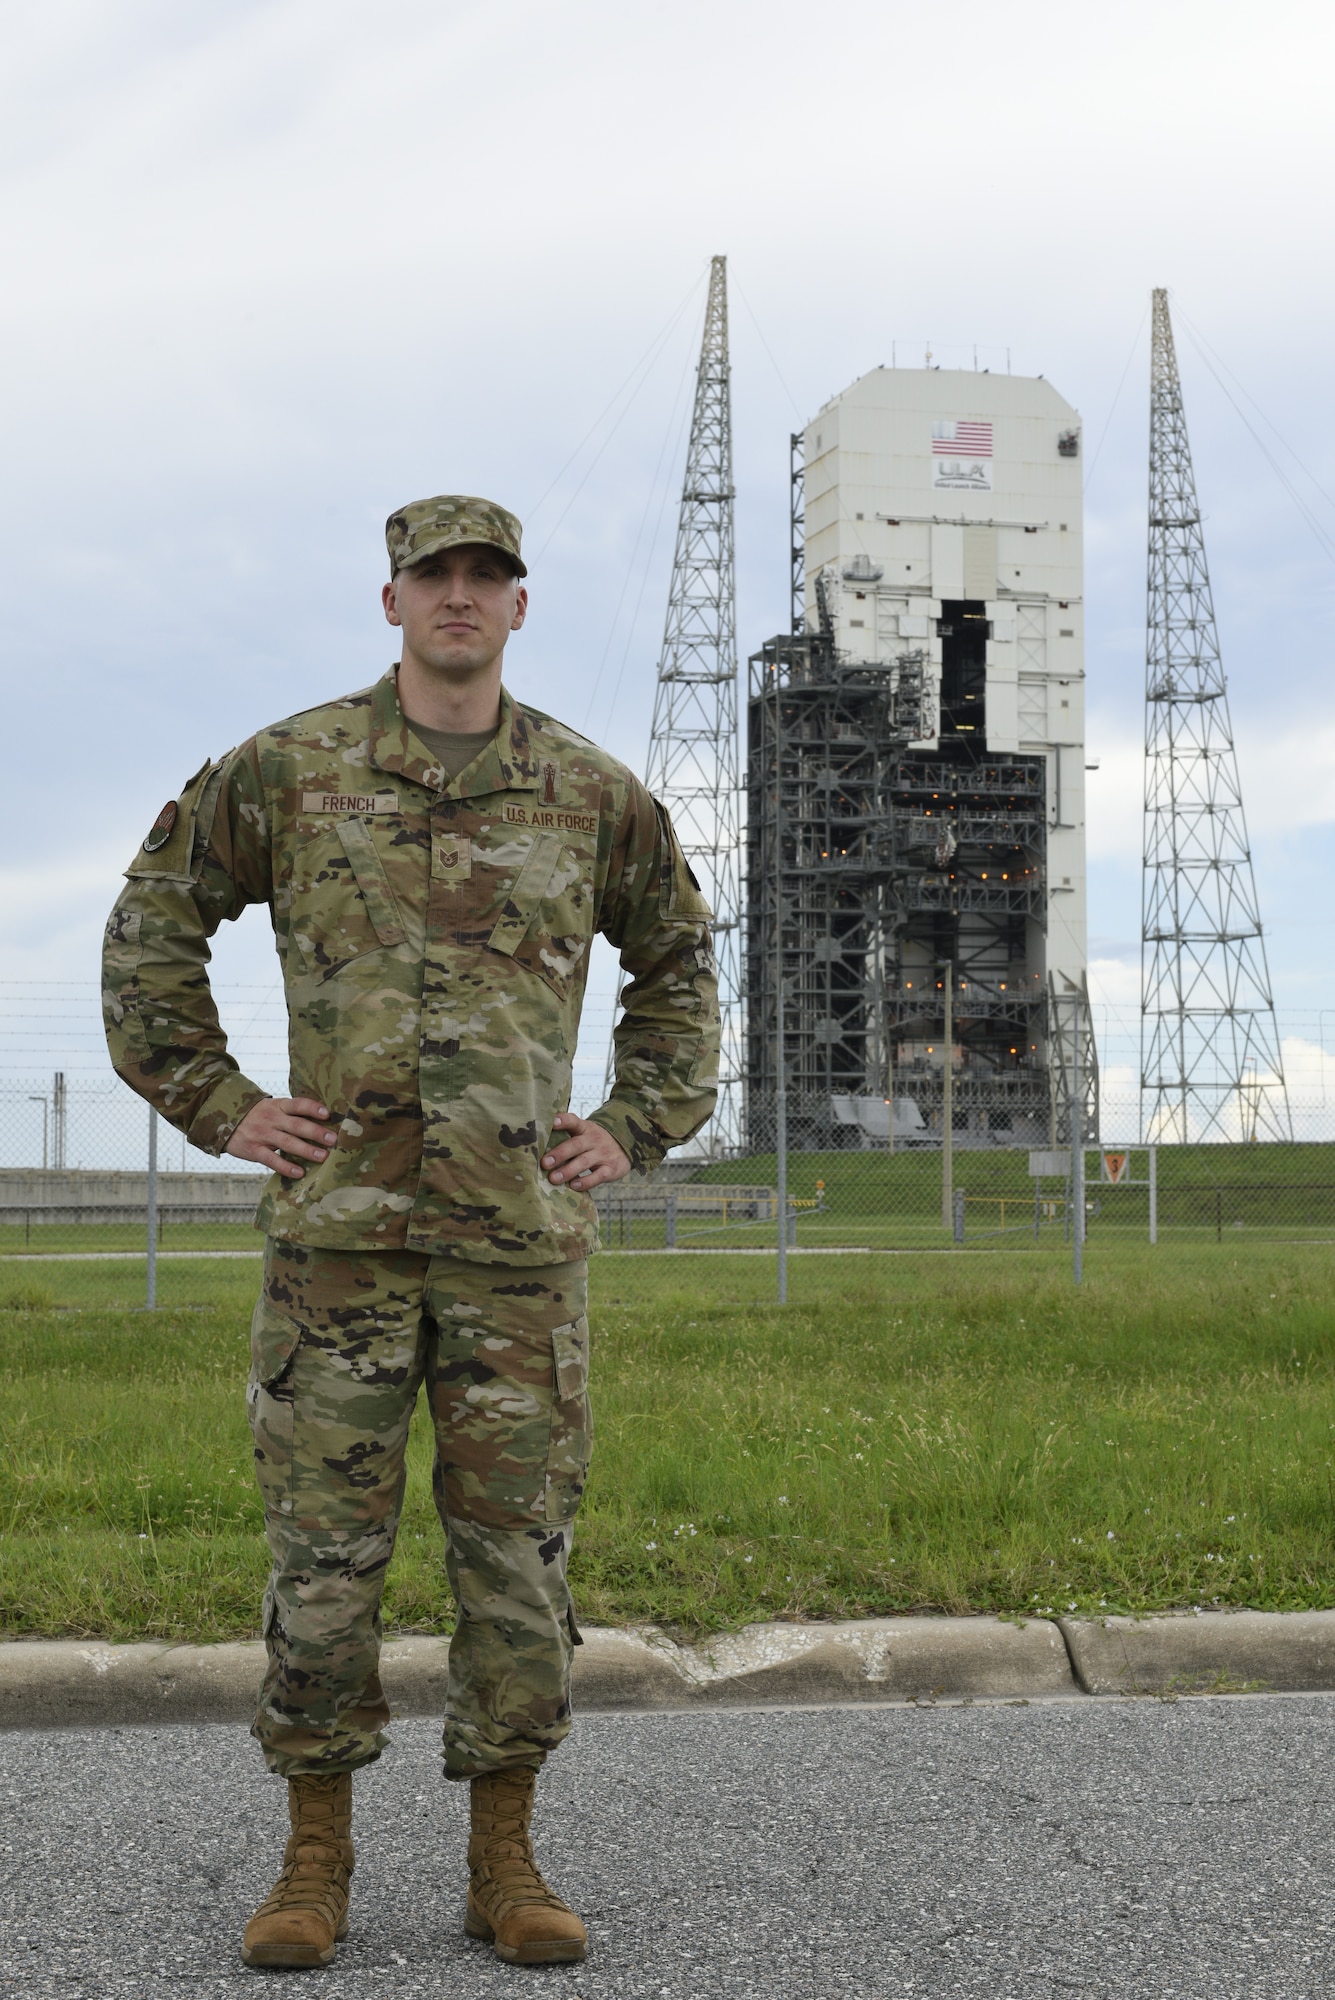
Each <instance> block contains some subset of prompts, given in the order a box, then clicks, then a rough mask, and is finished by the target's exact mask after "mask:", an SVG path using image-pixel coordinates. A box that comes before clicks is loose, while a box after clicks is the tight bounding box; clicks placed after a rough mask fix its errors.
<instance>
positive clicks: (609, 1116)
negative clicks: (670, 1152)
mask: <svg viewBox="0 0 1335 2000" xmlns="http://www.w3.org/2000/svg"><path fill="white" fill-rule="evenodd" d="M589 1123H590V1124H591V1125H601V1127H602V1129H603V1131H604V1132H610V1133H611V1135H612V1137H613V1138H614V1139H615V1140H616V1142H617V1144H618V1146H620V1148H621V1150H622V1152H623V1153H624V1154H625V1155H626V1158H627V1159H628V1160H629V1161H630V1167H631V1172H632V1173H635V1174H647V1173H649V1172H651V1171H652V1169H653V1168H654V1167H656V1166H657V1165H658V1163H659V1161H660V1160H661V1159H662V1158H663V1157H664V1155H665V1154H666V1152H667V1146H666V1144H665V1143H664V1140H663V1135H662V1133H661V1132H660V1131H659V1129H658V1127H657V1126H656V1125H654V1124H653V1123H652V1122H651V1121H650V1120H649V1119H648V1118H646V1117H645V1115H644V1113H643V1112H642V1111H639V1110H637V1109H636V1107H635V1106H633V1105H629V1104H627V1103H626V1102H625V1101H624V1100H621V1099H617V1098H615V1097H612V1098H609V1099H608V1101H607V1103H606V1104H600V1105H599V1107H598V1109H597V1110H596V1111H591V1112H590V1113H589Z"/></svg>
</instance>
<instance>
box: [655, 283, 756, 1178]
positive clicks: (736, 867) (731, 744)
mask: <svg viewBox="0 0 1335 2000" xmlns="http://www.w3.org/2000/svg"><path fill="white" fill-rule="evenodd" d="M645 777H646V783H647V784H648V786H649V789H650V791H651V792H652V793H653V794H654V796H655V797H656V798H659V799H661V800H662V801H663V803H664V805H665V806H666V807H667V808H668V811H669V812H670V813H671V815H672V821H673V825H674V827H675V829H676V833H677V838H678V839H679V841H680V842H681V846H682V850H683V852H684V853H685V855H686V858H687V860H688V862H689V863H690V865H691V868H692V870H693V872H694V874H695V876H696V878H697V879H698V881H699V883H700V886H701V888H702V889H703V890H704V893H705V894H706V896H707V897H708V898H709V901H710V905H711V907H712V909H713V911H714V943H715V950H716V952H717V955H718V968H719V1006H720V1010H721V1013H722V1016H723V1054H722V1062H721V1066H720V1076H719V1101H718V1110H717V1111H716V1113H715V1115H714V1118H713V1119H712V1120H711V1122H710V1124H709V1126H708V1127H707V1128H706V1131H705V1133H704V1134H703V1135H702V1140H701V1141H698V1142H697V1144H703V1145H704V1146H705V1147H706V1148H707V1149H708V1151H709V1152H710V1153H711V1154H713V1155H716V1156H724V1155H728V1154H730V1153H733V1152H735V1151H736V1150H737V1148H738V1146H739V1144H740V1140H741V1128H742V1018H741V882H740V863H741V784H740V777H739V772H738V750H737V610H736V588H735V582H734V563H733V483H732V393H731V372H730V368H729V362H728V287H727V259H726V257H715V258H714V259H713V260H712V263H711V265H710V273H709V297H708V301H707V303H706V306H705V324H704V335H703V338H702V341H701V344H700V365H699V368H698V370H697V373H696V378H695V407H694V410H693V412H692V417H691V436H690V444H689V447H688V449H687V454H686V475H685V479H684V481H683V484H682V493H681V513H680V516H679V519H678V523H677V544H676V550H675V553H674V555H673V559H672V586H671V590H670V593H669V596H668V609H667V622H666V625H665V627H664V631H663V649H662V652H661V654H660V655H659V661H658V686H657V690H656V693H655V696H654V716H653V725H652V728H651V730H650V737H649V760H648V765H647V769H646V774H645Z"/></svg>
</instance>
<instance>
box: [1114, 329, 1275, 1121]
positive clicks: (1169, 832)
mask: <svg viewBox="0 0 1335 2000" xmlns="http://www.w3.org/2000/svg"><path fill="white" fill-rule="evenodd" d="M1147 627H1148V637H1147V646H1146V670H1145V858H1144V876H1143V898H1142V942H1141V1030H1140V1068H1141V1076H1140V1088H1141V1124H1142V1133H1143V1136H1144V1137H1145V1138H1146V1139H1149V1140H1182V1141H1185V1140H1187V1139H1223V1138H1231V1139H1236V1138H1239V1137H1242V1138H1249V1139H1262V1138H1264V1139H1291V1138H1292V1136H1293V1132H1292V1125H1291V1123H1290V1118H1289V1101H1288V1093H1287V1091H1286V1089H1285V1084H1284V1070H1283V1064H1282V1062H1281V1060H1280V1051H1279V1036H1278V1031H1277V1029H1276V1026H1275V1011H1274V1003H1273V1000H1272V998H1271V991H1270V975H1269V970H1268V968H1267V965H1266V954H1265V944H1264V941H1263V938H1262V934H1261V917H1260V909H1259V905H1258V903H1257V899H1256V884H1255V880H1254V877H1253V873H1252V857H1251V850H1250V848H1249V846H1248V843H1247V825H1246V820H1245V817H1244V814H1243V809H1242V793H1241V789H1240V787H1239V784H1238V767H1237V758H1236V755H1235V754H1234V748H1233V731H1232V727H1231V724H1230V721H1229V712H1228V687H1227V682H1226V680H1225V676H1224V670H1223V666H1222V664H1221V661H1220V657H1219V640H1218V636H1217V634H1216V631H1215V617H1214V603H1213V599H1212V597H1211V593H1210V576H1209V571H1208V569H1207V567H1206V561H1205V540H1204V537H1203V535H1202V533H1201V517H1200V508H1199V506H1198V505H1197V501H1196V482H1195V479H1194V476H1193V474H1192V468H1191V449H1190V446H1189V444H1188V442H1187V423H1186V416H1185V414H1184V411H1183V407H1182V388H1181V383H1180V381H1179V379H1178V371H1177V357H1176V354H1175V352H1174V347H1173V329H1172V325H1171V322H1170V320H1169V316H1168V294H1167V292H1166V291H1156V292H1155V293H1154V332H1153V344H1152V356H1151V369H1150V495H1149V586H1148V617H1147Z"/></svg>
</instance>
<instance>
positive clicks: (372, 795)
mask: <svg viewBox="0 0 1335 2000" xmlns="http://www.w3.org/2000/svg"><path fill="white" fill-rule="evenodd" d="M398 809H399V795H398V793H397V792H303V793H302V795H301V810H302V811H303V812H304V813H392V812H397V811H398Z"/></svg>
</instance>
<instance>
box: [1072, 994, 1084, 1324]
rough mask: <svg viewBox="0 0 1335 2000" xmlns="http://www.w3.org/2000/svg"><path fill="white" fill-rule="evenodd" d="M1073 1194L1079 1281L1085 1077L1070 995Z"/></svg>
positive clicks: (1075, 1003) (1080, 1277) (1075, 1002)
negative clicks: (1081, 1069)
mask: <svg viewBox="0 0 1335 2000" xmlns="http://www.w3.org/2000/svg"><path fill="white" fill-rule="evenodd" d="M1071 1146H1072V1148H1073V1150H1072V1153H1071V1195H1072V1198H1073V1200H1074V1202H1075V1227H1074V1228H1073V1230H1072V1232H1071V1243H1072V1254H1071V1275H1072V1277H1073V1278H1074V1280H1075V1282H1076V1284H1077V1285H1079V1284H1081V1283H1083V1281H1084V1276H1085V1080H1084V1078H1083V1077H1082V1075H1081V1074H1080V1000H1079V996H1078V995H1073V996H1072V999H1071Z"/></svg>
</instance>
